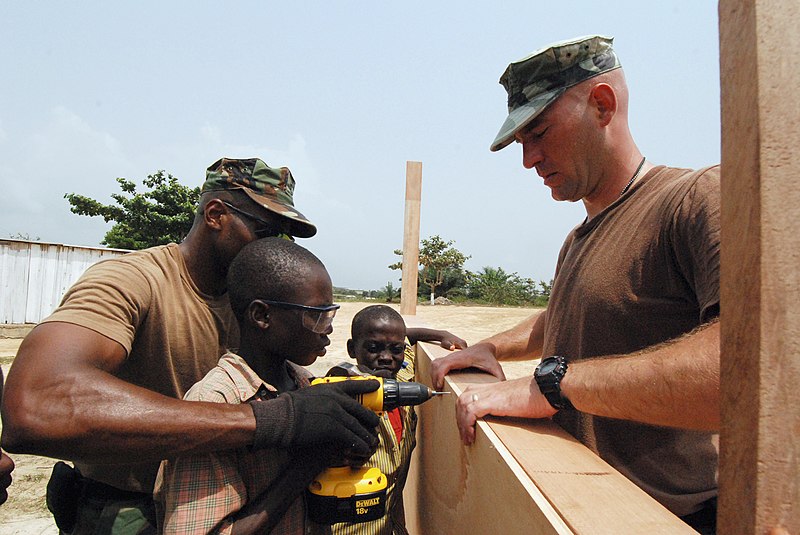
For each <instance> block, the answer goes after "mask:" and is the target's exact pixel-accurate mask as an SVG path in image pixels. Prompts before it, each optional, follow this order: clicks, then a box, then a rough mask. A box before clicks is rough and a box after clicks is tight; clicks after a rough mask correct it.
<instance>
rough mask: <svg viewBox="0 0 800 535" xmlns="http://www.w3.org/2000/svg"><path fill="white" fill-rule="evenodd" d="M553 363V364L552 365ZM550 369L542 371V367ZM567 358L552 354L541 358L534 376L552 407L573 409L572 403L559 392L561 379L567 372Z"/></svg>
mask: <svg viewBox="0 0 800 535" xmlns="http://www.w3.org/2000/svg"><path fill="white" fill-rule="evenodd" d="M553 364H555V366H552V365H553ZM545 367H547V368H550V367H552V369H551V370H550V371H549V372H548V373H544V372H543V371H542V370H543V368H545ZM567 368H568V366H567V359H565V358H564V357H559V356H553V357H547V358H545V359H542V362H541V363H539V365H538V366H537V367H536V371H535V372H534V377H535V378H536V384H538V385H539V390H540V391H541V393H542V394H543V395H544V397H545V398H546V399H547V401H548V402H549V403H550V405H552V406H553V408H554V409H557V410H562V409H574V408H575V407H573V405H572V403H570V401H569V399H567V398H566V397H565V396H564V394H563V393H562V392H561V380H562V379H563V378H564V375H566V373H567Z"/></svg>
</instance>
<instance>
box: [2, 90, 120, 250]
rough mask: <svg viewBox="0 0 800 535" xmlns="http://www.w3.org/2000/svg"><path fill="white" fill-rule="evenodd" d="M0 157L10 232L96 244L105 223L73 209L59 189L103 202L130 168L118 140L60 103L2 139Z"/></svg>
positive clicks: (102, 232)
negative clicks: (40, 120) (35, 123)
mask: <svg viewBox="0 0 800 535" xmlns="http://www.w3.org/2000/svg"><path fill="white" fill-rule="evenodd" d="M0 158H2V159H3V161H4V162H6V165H4V166H3V167H2V168H0V182H2V183H3V184H5V186H6V189H5V193H6V198H7V200H8V208H7V210H6V216H7V217H9V221H13V225H14V230H13V232H24V233H28V234H31V235H38V236H40V237H41V238H42V240H44V241H58V242H67V243H77V244H96V243H97V242H98V241H99V239H100V238H102V236H103V234H104V232H105V229H106V228H107V227H108V225H106V224H105V223H104V222H103V221H102V220H100V219H97V218H85V217H79V216H77V215H74V214H72V213H71V212H70V211H69V204H68V203H67V201H66V200H65V199H64V198H63V197H64V194H65V193H79V194H82V195H87V196H89V197H93V198H96V199H98V200H100V201H101V202H105V201H106V200H107V199H108V198H109V194H110V193H111V192H114V191H116V190H117V189H118V188H117V185H116V183H115V182H114V180H113V179H114V178H115V177H117V176H124V174H125V173H126V172H127V171H128V170H130V169H131V163H130V162H129V161H128V159H127V157H126V156H125V154H124V151H123V150H122V145H121V143H120V142H119V140H117V139H116V138H115V137H114V136H113V135H112V134H110V133H108V132H104V131H102V130H100V129H97V128H94V127H93V126H92V125H91V124H89V122H88V121H86V120H85V119H83V118H82V117H80V116H79V115H77V114H76V113H74V112H72V111H71V110H69V109H67V108H65V107H63V106H59V107H56V108H54V109H53V110H52V111H51V114H50V116H49V118H48V121H47V123H46V124H44V125H43V126H42V127H41V128H39V129H37V130H35V131H34V132H33V133H31V134H28V135H27V136H19V137H17V136H15V138H14V139H13V143H4V144H3V145H2V146H1V147H0ZM9 224H10V223H9ZM4 226H7V225H4Z"/></svg>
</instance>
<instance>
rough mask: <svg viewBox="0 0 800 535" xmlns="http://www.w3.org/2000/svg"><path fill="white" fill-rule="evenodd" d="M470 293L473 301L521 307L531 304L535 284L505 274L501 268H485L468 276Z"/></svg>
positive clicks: (516, 276) (514, 274)
mask: <svg viewBox="0 0 800 535" xmlns="http://www.w3.org/2000/svg"><path fill="white" fill-rule="evenodd" d="M470 280H471V283H470V293H469V295H470V296H471V297H473V298H474V299H478V300H482V301H486V302H488V303H491V304H495V305H521V304H524V303H527V302H532V301H533V298H534V295H533V293H532V290H535V284H534V282H533V280H532V279H524V278H522V277H520V276H519V275H517V274H516V273H506V272H505V270H503V268H501V267H498V268H493V267H490V266H485V267H484V268H483V269H482V270H481V271H479V272H478V273H473V274H471V276H470Z"/></svg>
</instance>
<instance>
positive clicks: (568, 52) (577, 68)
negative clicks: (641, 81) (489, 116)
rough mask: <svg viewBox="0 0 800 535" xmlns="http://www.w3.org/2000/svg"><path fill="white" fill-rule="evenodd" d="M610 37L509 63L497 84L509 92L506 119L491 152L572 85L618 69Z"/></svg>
mask: <svg viewBox="0 0 800 535" xmlns="http://www.w3.org/2000/svg"><path fill="white" fill-rule="evenodd" d="M613 41H614V38H613V37H603V36H600V35H592V36H588V37H578V38H577V39H571V40H569V41H561V42H558V43H553V44H551V45H548V46H546V47H544V48H542V49H539V50H537V51H536V52H534V53H532V54H530V55H529V56H527V57H525V58H523V59H521V60H519V61H515V62H514V63H511V64H510V65H509V66H508V68H506V72H504V73H503V76H501V77H500V83H501V84H502V85H503V87H505V88H506V91H507V92H508V118H507V119H506V122H505V123H503V126H502V127H501V128H500V132H499V133H498V134H497V137H496V138H495V140H494V142H493V143H492V146H491V147H490V149H491V150H492V151H498V150H500V149H502V148H504V147H506V146H507V145H508V144H509V143H511V142H512V141H513V140H514V134H516V133H517V132H518V131H519V130H520V129H522V128H523V127H525V126H526V125H527V124H528V123H530V122H531V121H532V120H533V119H534V118H536V116H537V115H539V114H540V113H542V111H544V110H545V108H547V106H549V105H550V104H552V103H553V102H555V100H556V99H557V98H558V97H560V96H561V95H562V94H563V93H564V91H566V90H567V89H568V88H570V87H572V86H573V85H576V84H579V83H580V82H583V81H584V80H588V79H589V78H591V77H592V76H597V75H598V74H600V73H604V72H608V71H611V70H613V69H618V68H619V67H621V65H620V63H619V59H618V58H617V55H616V54H615V53H614V50H613V49H612V48H611V44H612V43H613Z"/></svg>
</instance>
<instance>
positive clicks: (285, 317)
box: [269, 267, 333, 366]
mask: <svg viewBox="0 0 800 535" xmlns="http://www.w3.org/2000/svg"><path fill="white" fill-rule="evenodd" d="M298 284H299V286H300V288H301V289H299V290H298V291H297V292H296V294H295V298H294V299H291V300H290V301H291V302H293V303H296V304H299V305H306V306H316V307H319V306H327V305H330V304H333V287H332V285H331V279H330V277H329V276H328V272H327V271H326V270H325V269H324V268H322V267H315V269H314V271H313V273H312V276H311V277H309V278H308V279H306V280H303V281H302V284H300V283H298ZM303 314H312V315H313V314H314V312H313V311H303V310H297V309H286V308H279V307H271V308H270V312H269V315H270V338H271V344H273V345H274V350H275V352H276V353H277V354H279V355H281V356H283V357H284V358H285V359H286V360H290V361H292V362H294V363H295V364H299V365H300V366H308V365H310V364H313V363H314V361H315V360H317V357H321V356H322V355H324V354H325V352H326V349H325V348H326V347H327V346H328V345H330V343H331V341H330V338H328V335H329V334H331V333H332V332H333V327H332V326H331V327H329V328H328V329H327V330H326V331H325V332H322V333H315V332H313V331H311V330H309V329H308V328H307V327H305V326H304V325H303Z"/></svg>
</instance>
